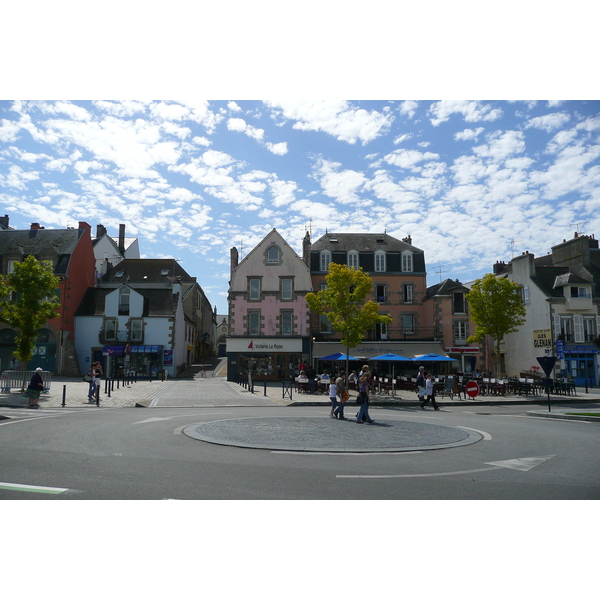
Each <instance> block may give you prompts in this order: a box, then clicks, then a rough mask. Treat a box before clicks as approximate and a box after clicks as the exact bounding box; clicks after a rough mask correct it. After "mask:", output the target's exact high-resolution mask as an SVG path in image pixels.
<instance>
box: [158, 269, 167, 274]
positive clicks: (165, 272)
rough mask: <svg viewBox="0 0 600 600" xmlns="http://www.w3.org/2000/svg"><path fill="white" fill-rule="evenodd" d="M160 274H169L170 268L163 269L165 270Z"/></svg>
mask: <svg viewBox="0 0 600 600" xmlns="http://www.w3.org/2000/svg"><path fill="white" fill-rule="evenodd" d="M160 274H161V275H168V274H169V269H163V270H162V271H161V272H160Z"/></svg>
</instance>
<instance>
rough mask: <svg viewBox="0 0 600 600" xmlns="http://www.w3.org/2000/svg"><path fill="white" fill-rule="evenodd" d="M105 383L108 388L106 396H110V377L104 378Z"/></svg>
mask: <svg viewBox="0 0 600 600" xmlns="http://www.w3.org/2000/svg"><path fill="white" fill-rule="evenodd" d="M106 385H107V388H108V397H109V398H110V378H108V377H107V378H106Z"/></svg>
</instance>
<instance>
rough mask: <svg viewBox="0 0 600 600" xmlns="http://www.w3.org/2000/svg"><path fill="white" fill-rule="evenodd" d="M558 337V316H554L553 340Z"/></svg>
mask: <svg viewBox="0 0 600 600" xmlns="http://www.w3.org/2000/svg"><path fill="white" fill-rule="evenodd" d="M559 335H560V315H554V339H555V340H556V339H558V336H559Z"/></svg>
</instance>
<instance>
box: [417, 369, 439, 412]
mask: <svg viewBox="0 0 600 600" xmlns="http://www.w3.org/2000/svg"><path fill="white" fill-rule="evenodd" d="M425 394H426V398H425V399H424V400H423V402H421V408H422V409H423V410H425V405H426V404H427V403H428V402H429V401H430V400H431V404H432V405H433V408H434V410H440V407H439V406H438V405H437V403H436V401H435V388H434V386H433V378H432V377H431V373H429V374H428V375H427V379H426V380H425Z"/></svg>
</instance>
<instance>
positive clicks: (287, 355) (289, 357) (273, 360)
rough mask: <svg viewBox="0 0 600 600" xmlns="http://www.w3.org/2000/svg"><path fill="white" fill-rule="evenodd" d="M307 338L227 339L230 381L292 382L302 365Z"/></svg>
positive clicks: (305, 352) (228, 375)
mask: <svg viewBox="0 0 600 600" xmlns="http://www.w3.org/2000/svg"><path fill="white" fill-rule="evenodd" d="M307 345H308V339H307V338H228V339H227V379H228V381H237V379H238V378H244V379H246V378H247V377H248V374H250V375H251V377H252V379H253V380H254V381H264V380H266V381H289V380H291V379H292V378H293V376H294V369H296V368H298V367H299V366H300V364H301V363H302V362H303V351H304V354H305V355H306V354H307V351H306V350H305V348H306V346H307Z"/></svg>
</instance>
